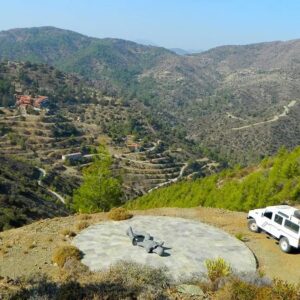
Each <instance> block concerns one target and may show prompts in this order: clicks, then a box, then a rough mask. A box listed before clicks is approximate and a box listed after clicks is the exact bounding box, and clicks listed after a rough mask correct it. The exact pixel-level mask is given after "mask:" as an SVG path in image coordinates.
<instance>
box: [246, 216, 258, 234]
mask: <svg viewBox="0 0 300 300" xmlns="http://www.w3.org/2000/svg"><path fill="white" fill-rule="evenodd" d="M248 228H249V230H250V231H252V232H256V233H258V232H260V228H259V227H258V226H257V224H256V221H255V220H254V219H250V220H249V221H248Z"/></svg>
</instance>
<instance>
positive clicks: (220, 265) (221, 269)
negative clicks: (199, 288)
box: [205, 258, 232, 283]
mask: <svg viewBox="0 0 300 300" xmlns="http://www.w3.org/2000/svg"><path fill="white" fill-rule="evenodd" d="M205 266H206V268H207V275H208V278H209V279H210V280H211V282H213V283H214V282H216V281H217V280H219V279H221V278H224V277H228V276H229V275H231V273H232V269H231V267H230V265H229V264H228V263H227V262H226V261H225V260H224V259H223V258H217V259H207V260H206V261H205Z"/></svg>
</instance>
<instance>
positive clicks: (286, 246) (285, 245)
mask: <svg viewBox="0 0 300 300" xmlns="http://www.w3.org/2000/svg"><path fill="white" fill-rule="evenodd" d="M279 246H280V249H281V250H282V251H283V252H285V253H290V252H291V250H292V247H291V245H290V243H289V240H288V239H287V238H286V237H282V238H281V239H280V240H279Z"/></svg>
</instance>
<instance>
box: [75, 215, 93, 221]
mask: <svg viewBox="0 0 300 300" xmlns="http://www.w3.org/2000/svg"><path fill="white" fill-rule="evenodd" d="M77 218H78V220H81V221H85V220H90V219H92V216H91V215H88V214H80V215H79V216H78V217H77Z"/></svg>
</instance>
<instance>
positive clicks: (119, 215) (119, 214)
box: [107, 207, 132, 221]
mask: <svg viewBox="0 0 300 300" xmlns="http://www.w3.org/2000/svg"><path fill="white" fill-rule="evenodd" d="M107 216H108V218H109V219H111V220H114V221H121V220H127V219H130V218H132V214H130V213H129V212H128V211H127V210H126V209H125V208H123V207H114V208H112V209H111V210H110V212H109V213H108V215H107Z"/></svg>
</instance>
